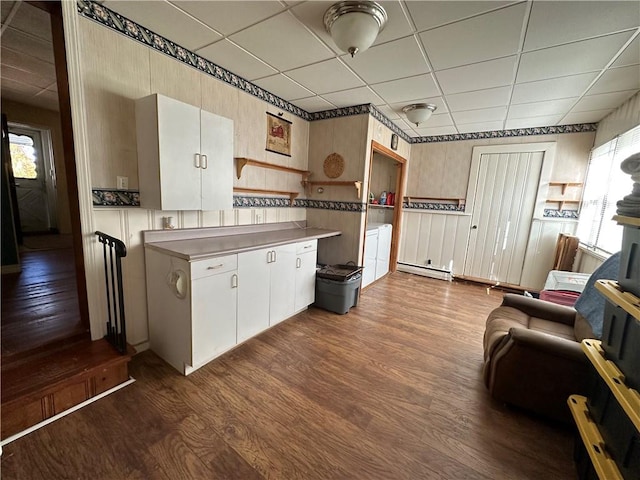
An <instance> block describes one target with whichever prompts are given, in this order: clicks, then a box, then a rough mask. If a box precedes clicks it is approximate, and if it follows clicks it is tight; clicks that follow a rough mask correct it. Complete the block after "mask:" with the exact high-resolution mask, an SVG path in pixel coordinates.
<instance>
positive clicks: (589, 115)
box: [562, 109, 612, 125]
mask: <svg viewBox="0 0 640 480" xmlns="http://www.w3.org/2000/svg"><path fill="white" fill-rule="evenodd" d="M611 112H612V110H611V109H609V110H594V111H591V112H571V113H569V114H568V115H566V116H565V117H564V118H563V119H562V125H573V124H576V123H595V122H599V121H600V120H602V119H603V118H604V117H606V116H607V115H609V113H611Z"/></svg>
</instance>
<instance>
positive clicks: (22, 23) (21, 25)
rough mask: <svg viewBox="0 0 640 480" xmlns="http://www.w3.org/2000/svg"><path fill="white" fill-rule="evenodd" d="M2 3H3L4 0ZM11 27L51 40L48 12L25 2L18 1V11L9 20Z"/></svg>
mask: <svg viewBox="0 0 640 480" xmlns="http://www.w3.org/2000/svg"><path fill="white" fill-rule="evenodd" d="M2 3H3V4H4V3H5V2H2ZM9 3H11V2H9ZM3 7H4V5H3ZM3 11H4V8H3ZM11 27H12V28H15V29H16V30H20V31H23V32H29V33H31V34H32V35H35V36H36V37H38V38H41V39H42V40H45V41H47V42H53V40H52V37H51V17H50V16H49V14H48V13H47V12H45V11H44V10H42V9H40V8H38V7H35V6H33V5H30V4H28V3H26V2H20V7H18V11H17V12H16V14H15V15H14V17H13V19H12V20H11Z"/></svg>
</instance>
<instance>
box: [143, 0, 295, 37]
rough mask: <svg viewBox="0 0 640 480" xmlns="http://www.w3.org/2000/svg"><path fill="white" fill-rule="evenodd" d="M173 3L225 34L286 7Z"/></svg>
mask: <svg viewBox="0 0 640 480" xmlns="http://www.w3.org/2000/svg"><path fill="white" fill-rule="evenodd" d="M142 3H147V4H148V3H149V2H142ZM172 3H174V4H175V5H176V6H178V7H180V8H181V9H182V10H184V11H185V12H187V13H189V14H191V15H193V16H194V17H196V18H198V19H200V20H201V21H202V22H204V23H206V24H207V25H209V26H210V27H212V28H215V29H216V30H217V31H218V32H220V33H222V34H224V35H231V34H232V33H235V32H237V31H239V30H241V29H243V28H246V27H248V26H250V25H253V24H254V23H257V22H260V21H261V20H264V19H266V18H268V17H270V16H272V15H275V14H276V13H278V12H281V11H283V10H284V8H285V7H284V6H283V5H281V4H280V3H279V2H267V1H247V0H243V1H241V2H211V1H209V2H194V1H172Z"/></svg>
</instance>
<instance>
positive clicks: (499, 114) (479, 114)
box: [452, 107, 507, 125]
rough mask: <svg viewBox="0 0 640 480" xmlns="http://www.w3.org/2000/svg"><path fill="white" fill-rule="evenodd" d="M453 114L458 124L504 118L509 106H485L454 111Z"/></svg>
mask: <svg viewBox="0 0 640 480" xmlns="http://www.w3.org/2000/svg"><path fill="white" fill-rule="evenodd" d="M452 115H453V119H454V120H455V122H456V125H459V124H464V123H478V122H485V121H486V122H490V121H497V120H504V117H505V116H506V115H507V107H494V108H483V109H480V110H467V111H464V112H453V113H452Z"/></svg>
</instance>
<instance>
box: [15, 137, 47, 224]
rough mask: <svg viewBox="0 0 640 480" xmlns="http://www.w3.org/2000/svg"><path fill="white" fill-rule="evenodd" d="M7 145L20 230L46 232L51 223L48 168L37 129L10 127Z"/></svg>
mask: <svg viewBox="0 0 640 480" xmlns="http://www.w3.org/2000/svg"><path fill="white" fill-rule="evenodd" d="M9 148H10V150H11V164H12V167H13V175H14V177H15V186H16V195H17V199H18V211H19V212H20V227H21V229H22V231H23V232H25V233H28V232H45V231H48V230H49V229H50V228H51V227H52V226H53V225H52V222H51V218H50V214H49V198H48V195H47V174H48V172H47V170H48V169H47V168H46V166H47V165H46V162H45V157H44V149H43V148H42V136H41V134H40V132H39V131H38V130H31V129H27V128H18V127H12V126H10V127H9Z"/></svg>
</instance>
